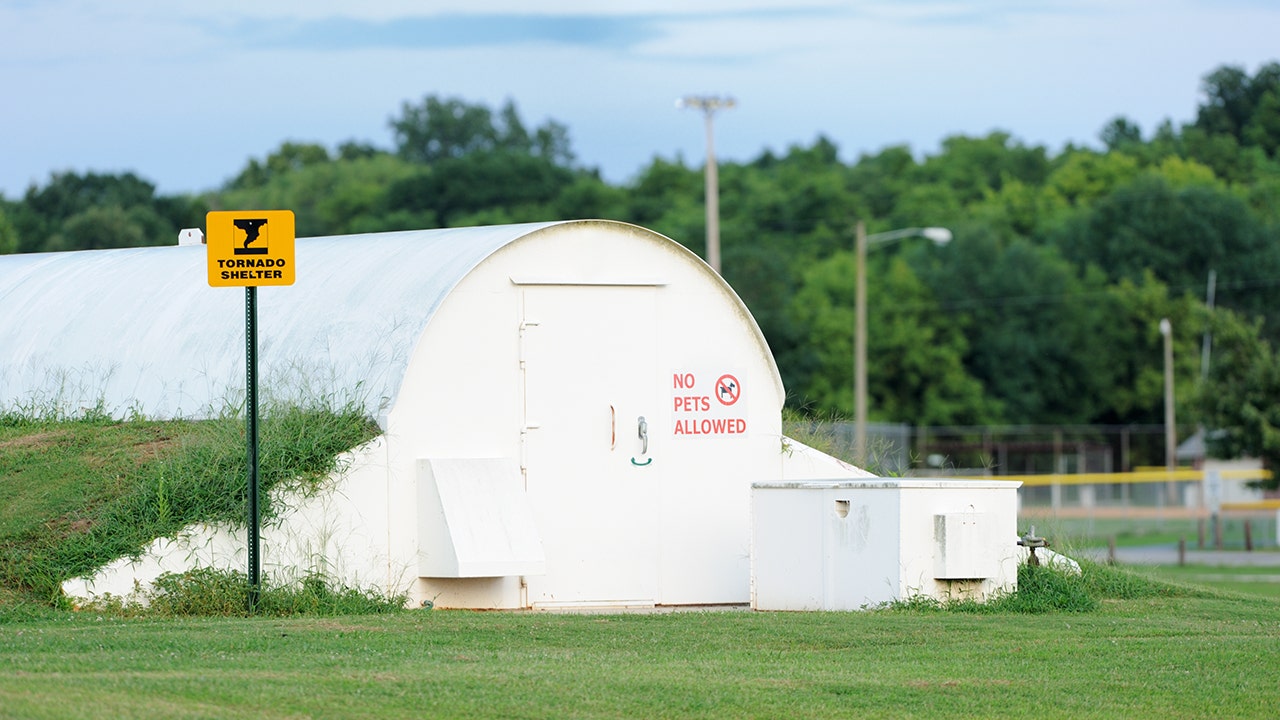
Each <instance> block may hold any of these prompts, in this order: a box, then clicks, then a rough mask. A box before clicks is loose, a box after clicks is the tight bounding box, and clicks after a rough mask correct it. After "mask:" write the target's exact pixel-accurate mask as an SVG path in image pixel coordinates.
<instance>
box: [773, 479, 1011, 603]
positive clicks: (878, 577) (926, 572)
mask: <svg viewBox="0 0 1280 720" xmlns="http://www.w3.org/2000/svg"><path fill="white" fill-rule="evenodd" d="M1020 485H1021V483H1018V482H1009V481H985V480H932V479H912V478H902V479H886V478H868V479H865V480H807V481H797V482H782V483H755V484H753V485H752V497H751V511H752V519H751V531H752V533H751V535H752V537H751V604H752V607H753V608H755V609H757V610H858V609H863V608H867V607H874V606H876V605H880V604H882V603H885V602H891V601H894V600H900V599H906V598H910V597H914V596H928V597H933V598H937V599H939V600H945V599H948V598H959V597H964V598H973V599H977V600H986V599H989V598H991V597H994V596H996V595H998V594H1001V593H1007V592H1012V591H1014V590H1016V589H1017V580H1018V555H1017V535H1018V533H1017V489H1018V487H1019V486H1020Z"/></svg>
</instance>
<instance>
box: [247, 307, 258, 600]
mask: <svg viewBox="0 0 1280 720" xmlns="http://www.w3.org/2000/svg"><path fill="white" fill-rule="evenodd" d="M244 290H245V293H244V312H245V333H244V336H245V353H244V357H245V413H244V417H245V436H246V443H247V445H248V461H249V612H253V611H254V609H255V608H256V606H257V604H258V589H259V588H258V585H259V581H260V579H261V574H262V558H261V556H260V554H259V551H260V544H259V537H258V288H256V287H254V286H252V285H250V286H249V287H246V288H245V289H244Z"/></svg>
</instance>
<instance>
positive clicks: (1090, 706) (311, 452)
mask: <svg viewBox="0 0 1280 720" xmlns="http://www.w3.org/2000/svg"><path fill="white" fill-rule="evenodd" d="M344 418H345V419H344ZM274 422H275V425H272V422H271V421H268V422H264V433H263V440H264V443H263V445H264V452H263V455H264V458H265V457H270V458H272V460H271V463H272V464H273V465H276V466H277V467H278V468H283V469H281V470H277V471H272V473H271V474H270V479H269V480H267V479H266V478H265V477H264V480H265V481H266V482H268V483H271V484H277V483H291V482H303V483H306V482H314V479H315V478H316V477H319V476H322V475H323V474H325V473H327V472H328V469H329V468H331V467H332V463H333V458H334V455H336V454H337V453H338V452H340V451H341V450H342V449H346V448H347V447H350V446H351V445H354V444H356V443H357V442H359V441H360V440H362V439H364V438H365V437H367V435H368V433H370V432H371V431H372V429H371V428H370V427H369V425H368V423H367V422H366V421H364V420H363V419H362V418H360V417H359V416H358V415H354V416H343V415H342V414H340V413H339V414H333V413H329V414H321V415H315V416H313V415H309V414H308V413H305V412H300V414H291V413H287V412H286V413H283V414H281V415H279V416H277V418H276V420H275V421H274ZM239 428H240V425H239V424H238V422H236V421H214V422H209V423H163V424H162V423H146V422H131V423H116V422H114V421H109V420H107V419H103V418H89V419H84V420H81V421H76V422H60V423H52V422H43V423H36V422H28V421H21V422H19V421H15V420H13V419H12V418H9V419H8V420H6V421H5V422H0V472H2V473H3V474H0V478H2V479H3V480H4V484H3V485H0V493H3V494H4V495H3V496H2V497H0V528H3V532H2V533H0V560H2V561H3V562H2V564H0V716H2V717H5V718H98V717H166V718H197V717H199V718H204V717H217V718H302V717H307V718H347V717H354V716H360V717H379V718H418V717H424V716H432V717H449V718H454V717H495V718H511V717H538V718H541V717H554V718H595V717H601V718H624V717H625V718H631V717H645V718H663V717H680V718H743V717H747V718H750V717H759V718H779V717H787V718H790V717H797V718H810V717H812V718H823V717H830V718H844V717H862V716H873V717H937V716H940V715H953V716H959V717H993V716H995V717H1015V716H1028V717H1041V716H1045V715H1048V716H1051V717H1082V718H1091V717H1099V718H1110V717H1137V718H1142V717H1152V718H1165V717H1208V716H1221V717H1241V718H1248V717H1259V718H1262V717H1272V716H1274V708H1275V707H1276V706H1277V704H1280V685H1277V684H1276V683H1275V681H1274V677H1275V675H1276V674H1277V673H1280V640H1277V638H1280V603H1278V602H1275V600H1274V599H1270V598H1258V597H1249V596H1246V595H1242V594H1238V593H1234V592H1223V591H1221V590H1217V589H1213V588H1211V587H1204V586H1203V583H1199V582H1198V580H1199V579H1202V578H1200V577H1199V576H1195V575H1194V574H1191V573H1185V574H1184V573H1183V571H1184V570H1186V569H1179V571H1178V572H1177V573H1165V574H1161V573H1162V572H1163V571H1162V570H1157V571H1152V572H1146V571H1141V572H1138V571H1132V570H1129V569H1127V568H1120V567H1109V566H1106V565H1100V564H1095V563H1090V562H1083V563H1082V567H1083V569H1084V572H1083V574H1082V575H1080V576H1074V575H1069V574H1064V573H1061V572H1058V571H1054V570H1052V569H1049V568H1029V567H1023V568H1021V569H1020V572H1019V590H1018V592H1017V593H1015V594H1012V595H1009V596H1006V597H1004V598H1000V599H998V600H996V601H994V602H991V603H988V604H985V605H977V604H975V603H963V602H957V603H948V604H939V603H933V602H925V601H909V602H903V603H896V604H893V605H892V606H889V607H886V608H882V609H878V610H873V611H868V612H855V613H753V612H749V611H729V612H675V613H635V614H550V613H535V612H463V611H426V610H416V611H407V610H400V609H398V608H399V605H398V603H397V601H396V599H394V598H391V599H388V598H382V597H377V596H374V595H371V594H369V593H362V592H360V591H358V590H352V589H349V588H339V587H333V586H332V585H331V584H330V583H329V582H328V581H327V580H326V579H325V578H323V577H310V578H308V579H307V580H306V581H304V582H303V583H302V584H301V586H300V587H291V588H281V587H273V586H271V585H270V584H269V583H268V584H266V586H265V587H264V588H263V592H262V597H261V600H260V605H259V613H258V614H256V615H252V616H248V615H247V613H246V611H245V609H246V602H245V600H246V595H245V593H246V591H247V583H246V582H245V579H244V577H243V575H242V574H239V573H235V572H220V571H212V570H199V571H194V572H190V573H185V574H181V575H168V576H164V577H163V578H162V579H161V581H160V582H158V583H157V584H156V586H154V587H153V588H150V589H149V590H148V591H147V592H148V595H149V598H150V601H151V604H150V607H149V609H146V610H143V609H142V608H140V607H138V606H131V605H126V604H123V603H121V602H119V601H118V600H107V601H103V602H101V603H99V604H97V605H93V606H90V607H85V608H81V609H80V610H79V611H76V612H72V611H69V610H67V609H65V606H60V605H58V604H56V603H54V604H51V603H49V602H48V599H49V598H48V593H49V592H51V587H52V586H51V585H47V584H46V585H42V583H52V582H53V581H55V580H57V579H58V578H60V577H62V576H64V575H65V574H66V573H68V572H70V571H71V568H73V567H79V566H83V565H84V564H89V563H92V562H98V561H99V560H101V559H102V558H105V557H106V556H107V555H109V554H110V552H112V551H114V548H117V547H120V546H127V545H128V544H129V543H133V542H138V541H139V539H140V538H143V537H146V536H148V535H151V534H152V533H161V534H163V533H162V531H163V530H164V529H165V528H171V527H175V526H179V525H180V524H181V523H185V522H187V521H188V518H192V517H199V518H200V519H210V518H222V519H227V520H231V521H235V520H236V519H237V518H238V516H239V515H241V514H242V513H243V493H244V489H243V486H242V484H243V479H242V478H243V437H242V436H241V434H240V433H241V431H240V429H239ZM268 428H271V429H268ZM268 437H270V438H271V439H270V440H268ZM268 447H269V448H270V449H269V450H268ZM64 475H69V476H70V479H68V478H67V477H65V476H64ZM306 478H312V479H311V480H310V481H309V480H307V479H306ZM227 494H230V495H232V496H233V497H232V498H231V499H230V500H228V499H227V498H226V497H223V496H224V495H227ZM192 496H199V497H198V498H196V497H192ZM131 525H132V527H131ZM77 563H80V565H77ZM1243 574H1244V573H1242V575H1243ZM1227 589H1228V590H1230V589H1231V588H1227Z"/></svg>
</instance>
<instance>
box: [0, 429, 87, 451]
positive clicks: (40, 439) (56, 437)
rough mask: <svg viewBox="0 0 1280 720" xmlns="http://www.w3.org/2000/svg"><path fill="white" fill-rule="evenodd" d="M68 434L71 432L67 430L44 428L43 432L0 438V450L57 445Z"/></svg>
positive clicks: (39, 448)
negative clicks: (5, 438) (6, 438)
mask: <svg viewBox="0 0 1280 720" xmlns="http://www.w3.org/2000/svg"><path fill="white" fill-rule="evenodd" d="M70 436H71V433H70V432H69V431H67V430H46V431H45V432H38V433H32V434H30V435H22V436H19V437H16V438H9V439H8V440H0V450H44V449H47V448H51V447H53V446H55V445H57V444H58V443H60V442H62V440H64V439H65V438H68V437H70Z"/></svg>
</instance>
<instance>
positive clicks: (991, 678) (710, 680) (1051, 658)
mask: <svg viewBox="0 0 1280 720" xmlns="http://www.w3.org/2000/svg"><path fill="white" fill-rule="evenodd" d="M1277 637H1280V606H1278V605H1277V604H1275V603H1267V602H1263V601H1257V600H1243V599H1228V598H1221V597H1209V598H1190V597H1174V598H1168V597H1164V598H1145V599H1131V600H1124V601H1119V600H1109V601H1106V602H1103V603H1102V605H1101V607H1100V608H1099V609H1097V610H1095V611H1093V612H1088V613H1055V614H1048V615H1043V614H1040V615H1037V614H1021V613H995V614H970V613H945V612H933V613H917V612H900V611H874V612H864V613H751V612H745V611H742V612H679V613H670V614H617V615H591V614H581V615H572V614H564V615H558V614H545V613H531V612H514V613H481V612H462V611H430V612H428V611H413V612H403V613H396V614H391V615H378V616H359V617H346V618H338V619H317V618H284V619H263V618H252V619H208V618H199V619H177V620H156V619H120V618H113V617H110V616H101V617H99V616H83V615H66V616H58V617H51V618H47V619H36V620H30V619H29V620H25V621H23V622H15V623H9V624H0V707H3V708H4V714H5V716H6V717H15V718H54V717H56V718H77V717H173V718H183V717H220V718H241V717H243V718H248V717H262V718H295V717H311V718H345V717H353V716H360V717H378V718H417V717H449V718H455V717H494V718H511V717H538V718H540V717H547V718H589V717H602V718H621V717H627V718H630V717H645V718H662V717H681V718H743V717H758V718H780V717H788V718H790V717H797V718H807V717H808V718H821V717H830V718H837V717H839V718H844V717H862V716H872V717H939V716H942V715H949V716H957V717H1019V716H1024V717H1081V718H1093V717H1097V718H1112V717H1136V718H1141V717H1151V718H1165V717H1211V716H1218V717H1237V718H1244V717H1259V718H1262V717H1273V716H1274V712H1275V707H1276V706H1277V704H1278V703H1280V685H1277V683H1276V682H1275V674H1276V672H1278V671H1280V641H1278V640H1277Z"/></svg>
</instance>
